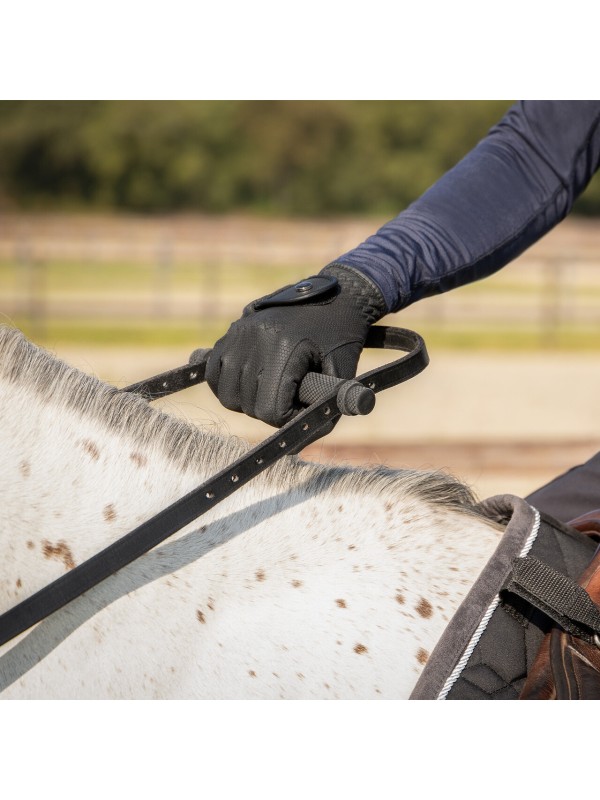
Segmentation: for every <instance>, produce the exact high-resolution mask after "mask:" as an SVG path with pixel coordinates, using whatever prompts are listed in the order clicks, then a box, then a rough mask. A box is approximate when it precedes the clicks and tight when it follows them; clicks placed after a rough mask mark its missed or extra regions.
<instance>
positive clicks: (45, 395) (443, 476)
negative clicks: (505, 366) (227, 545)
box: [0, 325, 479, 516]
mask: <svg viewBox="0 0 600 800" xmlns="http://www.w3.org/2000/svg"><path fill="white" fill-rule="evenodd" d="M0 378H2V379H3V380H6V381H9V382H12V383H13V384H15V385H18V386H22V387H25V388H27V389H28V390H31V391H33V392H34V393H35V394H36V395H38V396H39V398H40V400H41V401H42V402H44V403H48V404H52V405H54V406H56V407H57V408H60V407H64V408H70V409H73V410H75V411H77V412H79V413H80V414H82V415H84V416H88V417H90V418H92V419H94V420H97V421H98V422H99V423H101V424H103V425H105V426H106V427H107V429H108V430H109V431H111V432H112V433H114V434H117V435H122V436H125V437H127V438H128V439H129V440H130V441H132V442H133V443H134V444H136V445H138V446H152V447H153V448H155V449H156V450H157V451H160V452H161V453H162V454H164V456H165V457H166V458H167V459H169V460H170V462H171V463H173V464H174V465H175V466H178V467H179V468H181V469H183V470H188V469H195V470H197V469H198V468H199V467H204V468H205V469H206V470H207V471H208V472H209V473H216V472H217V471H218V470H220V469H223V468H224V467H225V466H227V464H229V463H231V462H233V461H235V460H236V459H237V458H240V457H241V456H243V455H244V454H245V453H246V452H247V451H248V450H249V449H250V445H249V444H248V443H247V442H245V441H243V440H242V439H240V438H238V437H236V436H232V435H224V434H221V433H219V432H215V431H214V430H208V429H202V428H198V427H196V426H195V425H193V424H191V423H189V422H186V421H185V420H181V419H178V418H176V417H173V416H170V415H169V414H165V413H164V412H162V411H160V410H158V409H156V408H153V407H151V406H150V405H149V404H148V402H147V401H146V400H144V399H143V398H142V397H140V396H139V395H134V394H130V393H128V392H121V391H119V390H118V389H117V388H116V387H114V386H111V385H109V384H107V383H104V382H103V381H101V380H100V379H98V378H96V377H94V376H91V375H88V374H86V373H84V372H81V371H80V370H78V369H76V368H74V367H71V366H69V365H68V364H66V363H65V362H63V361H61V360H60V359H59V358H57V357H56V356H54V355H52V354H51V353H49V352H47V351H46V350H44V349H43V348H41V347H38V346H37V345H34V344H33V343H31V342H30V341H29V340H28V339H27V338H26V337H25V336H24V335H23V334H22V333H21V332H20V331H19V330H17V329H15V328H11V327H9V326H6V325H0ZM263 476H264V479H265V480H267V481H268V482H269V484H270V485H273V484H275V485H276V486H277V487H278V488H282V489H289V488H290V487H293V486H294V485H302V486H303V491H306V492H308V493H310V492H311V491H314V492H315V493H318V494H320V493H323V492H327V493H336V494H337V493H340V494H341V493H344V492H352V493H364V492H368V493H369V494H371V495H372V494H373V493H375V494H377V495H379V496H380V497H381V498H382V500H383V501H386V500H387V501H390V502H392V503H396V502H398V500H399V498H400V497H405V498H406V497H408V498H414V499H415V500H419V501H422V502H425V503H427V504H429V505H433V506H436V507H438V508H440V507H441V508H445V509H449V510H453V511H462V512H466V513H467V514H476V515H478V516H479V513H478V511H477V510H476V509H475V503H476V502H477V501H476V498H475V496H474V495H473V493H472V491H471V490H470V489H469V487H467V486H465V485H464V484H463V483H462V482H460V481H459V480H458V479H456V478H454V477H453V476H452V475H449V474H448V473H446V472H442V471H435V472H422V471H417V470H411V469H389V468H387V467H384V466H377V467H370V468H362V467H350V466H325V465H321V464H314V463H309V462H306V461H303V460H302V459H300V458H299V457H298V456H284V457H283V458H282V459H281V460H280V461H279V462H278V463H277V464H275V465H274V466H273V467H270V468H269V469H268V470H266V471H265V472H264V473H263Z"/></svg>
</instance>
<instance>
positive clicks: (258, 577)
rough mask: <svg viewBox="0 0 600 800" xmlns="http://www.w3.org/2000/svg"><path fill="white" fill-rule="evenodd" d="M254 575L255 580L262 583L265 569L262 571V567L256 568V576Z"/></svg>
mask: <svg viewBox="0 0 600 800" xmlns="http://www.w3.org/2000/svg"><path fill="white" fill-rule="evenodd" d="M255 577H256V580H257V581H258V582H259V583H262V582H263V581H264V579H265V578H266V575H265V571H264V569H258V570H257V571H256V576H255Z"/></svg>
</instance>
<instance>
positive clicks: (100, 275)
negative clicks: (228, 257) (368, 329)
mask: <svg viewBox="0 0 600 800" xmlns="http://www.w3.org/2000/svg"><path fill="white" fill-rule="evenodd" d="M299 277H302V275H301V274H300V273H299V271H298V268H297V267H289V266H287V267H284V266H277V265H273V266H271V265H264V264H248V265H246V264H230V263H226V262H216V261H215V262H203V263H201V264H199V263H177V264H173V265H172V266H170V267H169V268H164V269H161V268H159V267H158V266H156V265H152V264H139V263H98V264H81V263H76V262H66V261H45V262H44V263H43V265H42V266H35V265H34V266H33V267H26V266H22V265H16V264H15V263H14V262H9V261H0V296H1V294H2V291H3V290H4V291H6V290H9V291H17V290H20V291H23V292H27V291H28V289H29V287H30V286H32V285H33V286H38V287H40V289H41V290H43V291H44V292H48V293H50V294H52V293H55V292H56V293H60V294H65V295H68V294H69V293H73V292H85V291H89V292H93V291H102V292H107V291H111V292H115V293H118V292H122V291H127V290H129V291H136V290H137V291H155V290H156V289H157V287H160V288H163V287H169V288H172V289H190V290H198V289H201V288H203V287H206V289H207V291H212V290H215V289H216V290H218V291H226V290H227V289H231V288H239V286H240V285H241V286H246V285H247V286H248V288H249V295H250V296H252V297H254V296H256V294H257V292H261V291H263V290H264V292H265V293H266V292H269V291H273V289H274V288H277V287H278V286H279V285H280V284H281V285H283V284H285V283H289V282H292V281H294V280H297V279H298V278H299ZM253 292H254V293H253Z"/></svg>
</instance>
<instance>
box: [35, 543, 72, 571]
mask: <svg viewBox="0 0 600 800" xmlns="http://www.w3.org/2000/svg"><path fill="white" fill-rule="evenodd" d="M42 552H43V554H44V557H45V558H56V559H58V560H59V561H62V562H63V564H64V565H65V567H66V568H67V569H73V567H74V566H75V559H74V558H73V554H72V553H71V549H70V547H69V545H68V544H67V543H66V542H63V541H60V542H58V543H57V544H51V543H50V542H49V541H48V540H47V539H44V541H43V542H42Z"/></svg>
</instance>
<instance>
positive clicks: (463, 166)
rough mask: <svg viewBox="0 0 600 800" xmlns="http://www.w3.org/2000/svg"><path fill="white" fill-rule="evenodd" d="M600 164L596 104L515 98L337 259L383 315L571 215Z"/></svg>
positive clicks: (464, 278)
mask: <svg viewBox="0 0 600 800" xmlns="http://www.w3.org/2000/svg"><path fill="white" fill-rule="evenodd" d="M599 166H600V101H597V100H589V101H546V100H539V101H522V102H520V103H517V104H516V105H514V106H513V107H512V108H511V109H510V110H509V111H508V112H507V114H506V115H505V116H504V117H503V119H502V120H501V121H500V122H499V123H498V124H497V125H496V126H495V127H494V128H492V130H491V131H490V132H489V134H488V135H487V136H486V137H485V138H484V139H483V140H482V141H481V142H480V143H479V144H478V145H477V146H476V147H475V148H474V149H473V150H472V151H471V152H470V153H469V154H468V155H467V156H466V157H465V158H464V159H463V160H462V161H460V162H459V163H458V164H457V165H456V166H455V167H454V168H453V169H451V170H450V171H449V172H447V173H446V174H445V175H444V176H443V177H442V178H440V180H438V181H437V183H435V184H434V185H433V186H432V187H431V188H430V189H429V190H428V191H427V192H425V194H423V195H422V196H421V197H420V198H419V199H418V200H416V201H415V202H414V203H413V204H412V205H410V206H409V207H408V208H407V209H406V210H405V211H403V212H402V213H401V214H399V215H398V216H397V217H396V218H395V219H394V220H392V221H391V222H388V223H387V224H386V225H384V226H383V227H382V228H381V229H380V230H379V231H378V232H377V233H376V234H375V235H373V236H371V237H370V238H369V239H367V241H366V242H364V243H363V244H361V245H359V246H358V247H357V248H355V249H354V250H351V251H350V252H349V253H346V254H345V255H343V256H341V257H340V258H338V259H336V262H337V263H341V264H345V265H348V266H352V267H354V268H356V269H358V270H360V272H362V273H363V274H365V275H367V276H368V277H370V278H371V279H372V280H373V281H375V283H377V285H378V286H379V287H380V288H381V290H382V292H383V295H384V298H385V301H386V304H387V307H388V309H389V310H390V311H396V310H398V309H400V308H404V307H406V306H408V305H410V304H411V303H413V302H415V301H416V300H419V299H421V298H422V297H428V296H430V295H433V294H439V293H440V292H445V291H447V290H448V289H452V288H454V287H456V286H461V285H463V284H466V283H469V282H471V281H474V280H477V279H479V278H483V277H485V276H487V275H490V274H491V273H493V272H495V271H496V270H498V269H499V268H500V267H502V266H504V265H505V264H507V263H508V262H509V261H511V260H512V259H514V258H515V257H516V256H518V255H519V254H520V253H522V252H523V250H525V249H526V248H527V247H529V246H530V245H531V244H533V243H534V242H535V241H537V240H538V239H539V238H540V237H541V236H543V235H544V234H545V233H546V232H547V231H549V230H550V229H551V228H552V227H553V226H554V225H556V223H557V222H559V221H560V220H562V219H563V218H564V217H565V216H566V215H567V214H568V213H569V211H570V210H571V207H572V205H573V202H574V200H575V199H576V198H577V196H578V195H579V194H581V192H582V191H583V190H584V188H585V187H586V185H587V184H588V182H589V180H590V179H591V177H592V175H593V174H594V172H595V171H596V170H597V169H598V167H599Z"/></svg>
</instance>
